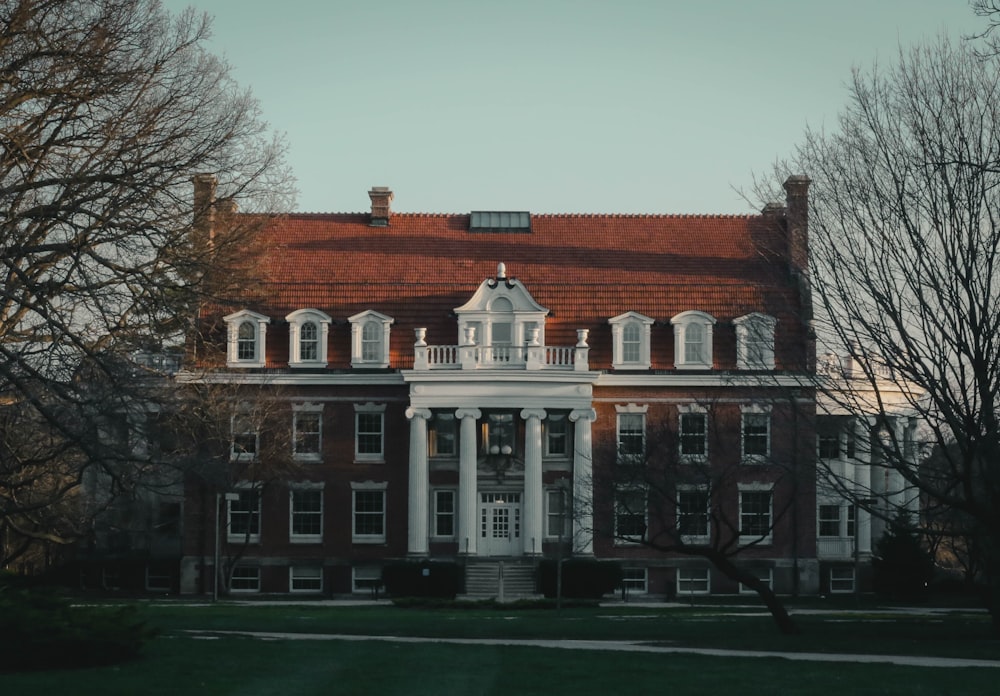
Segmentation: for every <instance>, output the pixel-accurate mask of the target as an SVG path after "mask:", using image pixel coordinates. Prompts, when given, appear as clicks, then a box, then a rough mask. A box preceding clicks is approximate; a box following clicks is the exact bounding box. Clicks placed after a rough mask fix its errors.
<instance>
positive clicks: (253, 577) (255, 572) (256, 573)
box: [229, 564, 260, 594]
mask: <svg viewBox="0 0 1000 696" xmlns="http://www.w3.org/2000/svg"><path fill="white" fill-rule="evenodd" d="M244 571H249V572H247V574H246V576H245V577H237V575H238V574H240V573H241V572H244ZM237 580H239V581H240V582H241V583H242V582H244V581H248V582H252V583H254V586H253V587H236V582H237ZM229 591H230V592H232V593H233V594H236V593H243V594H252V593H254V592H260V566H258V565H247V564H238V565H237V566H236V567H235V568H233V574H232V576H231V577H230V579H229Z"/></svg>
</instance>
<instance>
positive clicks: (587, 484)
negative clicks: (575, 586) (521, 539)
mask: <svg viewBox="0 0 1000 696" xmlns="http://www.w3.org/2000/svg"><path fill="white" fill-rule="evenodd" d="M569 419H570V421H572V422H573V423H575V425H574V428H573V432H574V438H573V554H574V555H578V556H593V555H594V466H593V464H594V456H593V446H592V437H591V427H590V424H591V423H593V422H594V421H595V420H597V411H595V410H594V409H592V408H583V409H578V410H576V411H572V412H570V414H569Z"/></svg>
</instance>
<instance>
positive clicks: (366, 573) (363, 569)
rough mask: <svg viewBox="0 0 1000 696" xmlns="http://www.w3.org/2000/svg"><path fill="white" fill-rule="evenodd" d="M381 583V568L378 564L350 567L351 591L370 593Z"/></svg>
mask: <svg viewBox="0 0 1000 696" xmlns="http://www.w3.org/2000/svg"><path fill="white" fill-rule="evenodd" d="M381 584H382V569H381V568H379V567H378V566H354V567H353V568H352V569H351V591H352V592H355V593H358V592H365V593H370V592H371V591H372V590H373V589H374V588H375V587H378V586H380V585H381Z"/></svg>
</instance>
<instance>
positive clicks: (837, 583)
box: [830, 566, 854, 594]
mask: <svg viewBox="0 0 1000 696" xmlns="http://www.w3.org/2000/svg"><path fill="white" fill-rule="evenodd" d="M830 592H831V594H838V593H845V592H854V568H852V567H851V566H834V567H832V568H830Z"/></svg>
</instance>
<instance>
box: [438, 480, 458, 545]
mask: <svg viewBox="0 0 1000 696" xmlns="http://www.w3.org/2000/svg"><path fill="white" fill-rule="evenodd" d="M441 495H446V496H450V497H451V510H444V511H442V510H441V497H440V496H441ZM431 501H432V503H433V507H432V510H433V512H432V513H431V515H432V517H431V537H432V538H434V539H454V538H455V535H456V534H457V533H458V491H456V490H455V489H454V488H435V489H433V490H432V491H431ZM446 518H448V519H451V534H440V533H439V532H438V521H439V520H441V519H446Z"/></svg>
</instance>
